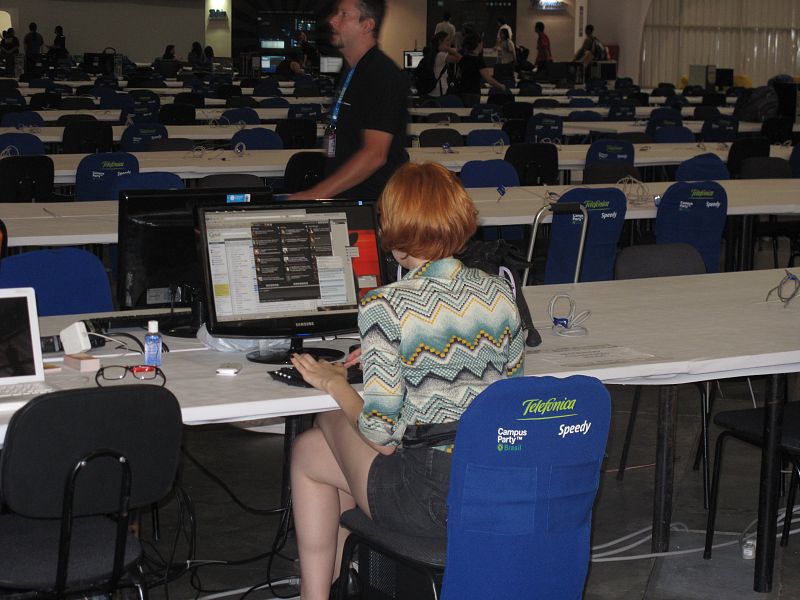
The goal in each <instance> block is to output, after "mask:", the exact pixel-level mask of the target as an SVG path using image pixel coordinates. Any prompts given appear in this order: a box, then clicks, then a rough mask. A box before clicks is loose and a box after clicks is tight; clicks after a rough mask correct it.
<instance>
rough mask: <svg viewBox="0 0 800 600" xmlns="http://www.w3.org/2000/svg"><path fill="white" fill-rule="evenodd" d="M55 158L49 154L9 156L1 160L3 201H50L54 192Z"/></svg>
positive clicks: (0, 187) (0, 172)
mask: <svg viewBox="0 0 800 600" xmlns="http://www.w3.org/2000/svg"><path fill="white" fill-rule="evenodd" d="M53 177H54V168H53V159H52V158H50V157H49V156H46V155H42V156H9V157H7V158H4V159H3V160H0V189H1V190H3V202H50V201H52V200H54V199H55V198H54V194H53Z"/></svg>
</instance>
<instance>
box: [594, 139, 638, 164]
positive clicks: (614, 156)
mask: <svg viewBox="0 0 800 600" xmlns="http://www.w3.org/2000/svg"><path fill="white" fill-rule="evenodd" d="M634 157H635V150H634V148H633V144H631V143H630V142H627V141H625V140H597V141H596V142H592V145H591V146H589V149H588V150H587V151H586V163H585V164H586V166H589V165H591V164H593V163H596V162H600V161H607V160H611V161H621V162H627V163H630V164H633V163H634V162H635V158H634Z"/></svg>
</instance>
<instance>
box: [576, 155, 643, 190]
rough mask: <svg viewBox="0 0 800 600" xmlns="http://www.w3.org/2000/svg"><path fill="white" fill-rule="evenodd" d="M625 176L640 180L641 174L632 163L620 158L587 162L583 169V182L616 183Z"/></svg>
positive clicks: (589, 183) (588, 183)
mask: <svg viewBox="0 0 800 600" xmlns="http://www.w3.org/2000/svg"><path fill="white" fill-rule="evenodd" d="M625 177H633V178H634V179H638V180H639V181H641V180H642V174H641V173H640V172H639V169H637V168H636V167H635V166H634V165H633V164H632V163H629V162H626V161H621V160H601V161H599V162H593V163H591V164H587V165H586V166H585V167H584V169H583V183H584V184H586V185H591V184H596V183H617V182H618V181H619V180H621V179H623V178H625Z"/></svg>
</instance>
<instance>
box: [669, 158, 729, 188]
mask: <svg viewBox="0 0 800 600" xmlns="http://www.w3.org/2000/svg"><path fill="white" fill-rule="evenodd" d="M730 178H731V175H730V173H728V167H726V166H725V163H724V162H723V160H722V159H721V158H720V157H719V156H717V155H716V154H714V153H713V152H706V153H705V154H700V155H698V156H693V157H692V158H690V159H688V160H685V161H683V162H682V163H681V164H679V165H678V168H677V170H676V171H675V181H706V180H717V181H719V180H725V179H730Z"/></svg>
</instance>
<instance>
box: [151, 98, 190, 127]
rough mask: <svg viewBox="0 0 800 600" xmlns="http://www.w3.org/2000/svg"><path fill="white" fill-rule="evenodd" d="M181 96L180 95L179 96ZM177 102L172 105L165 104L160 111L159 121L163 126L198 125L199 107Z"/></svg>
mask: <svg viewBox="0 0 800 600" xmlns="http://www.w3.org/2000/svg"><path fill="white" fill-rule="evenodd" d="M178 95H180V94H178ZM175 98H176V100H175V102H174V103H172V104H164V105H163V106H162V107H161V108H160V109H159V110H158V121H159V123H161V124H162V125H194V124H195V123H197V107H195V106H194V105H192V104H184V103H182V102H178V101H177V96H176V97H175Z"/></svg>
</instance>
